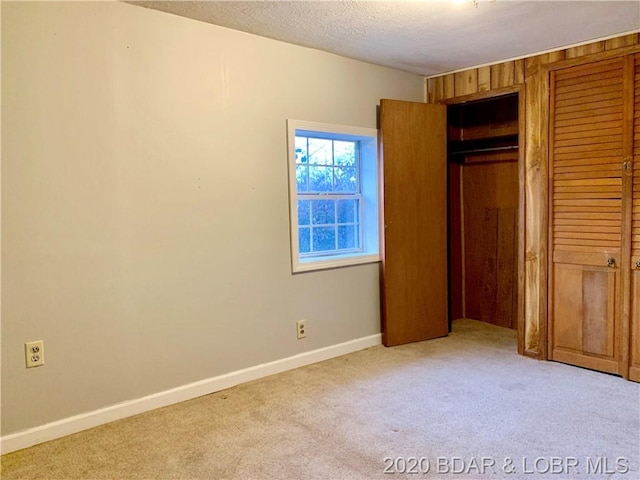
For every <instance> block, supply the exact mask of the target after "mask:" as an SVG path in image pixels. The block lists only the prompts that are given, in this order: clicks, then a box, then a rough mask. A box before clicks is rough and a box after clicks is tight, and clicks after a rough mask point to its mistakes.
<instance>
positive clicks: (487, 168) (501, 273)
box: [447, 93, 520, 329]
mask: <svg viewBox="0 0 640 480" xmlns="http://www.w3.org/2000/svg"><path fill="white" fill-rule="evenodd" d="M518 105H519V102H518V93H512V94H508V95H501V96H497V97H492V98H488V99H484V100H478V101H470V102H465V103H458V104H451V105H448V106H447V135H448V136H447V157H448V162H447V163H448V222H449V228H448V236H449V238H448V243H449V249H448V252H449V253H448V255H449V258H448V260H449V320H450V321H451V320H455V319H457V318H472V319H475V320H481V321H483V322H488V323H491V324H495V325H499V326H503V327H508V328H512V329H515V328H517V304H518V298H517V285H518V282H517V275H518V273H517V270H518V261H517V258H518V201H519V190H518V188H519V182H518V158H519V131H520V128H519V115H518V109H519V108H518Z"/></svg>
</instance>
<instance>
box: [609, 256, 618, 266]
mask: <svg viewBox="0 0 640 480" xmlns="http://www.w3.org/2000/svg"><path fill="white" fill-rule="evenodd" d="M607 266H609V267H611V268H616V259H615V257H609V258H608V259H607Z"/></svg>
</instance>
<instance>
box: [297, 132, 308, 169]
mask: <svg viewBox="0 0 640 480" xmlns="http://www.w3.org/2000/svg"><path fill="white" fill-rule="evenodd" d="M295 146H296V163H307V159H308V157H309V155H308V154H307V137H296V143H295Z"/></svg>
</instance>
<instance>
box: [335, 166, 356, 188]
mask: <svg viewBox="0 0 640 480" xmlns="http://www.w3.org/2000/svg"><path fill="white" fill-rule="evenodd" d="M335 182H336V184H335V188H334V191H336V192H357V191H358V174H357V172H356V169H355V167H338V168H336V169H335Z"/></svg>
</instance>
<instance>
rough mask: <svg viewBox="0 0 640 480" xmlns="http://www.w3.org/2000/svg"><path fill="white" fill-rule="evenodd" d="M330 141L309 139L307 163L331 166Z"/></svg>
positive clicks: (331, 152) (331, 151)
mask: <svg viewBox="0 0 640 480" xmlns="http://www.w3.org/2000/svg"><path fill="white" fill-rule="evenodd" d="M332 160H333V149H332V146H331V140H326V139H324V138H309V163H315V164H319V165H331V164H332V163H333V161H332Z"/></svg>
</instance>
